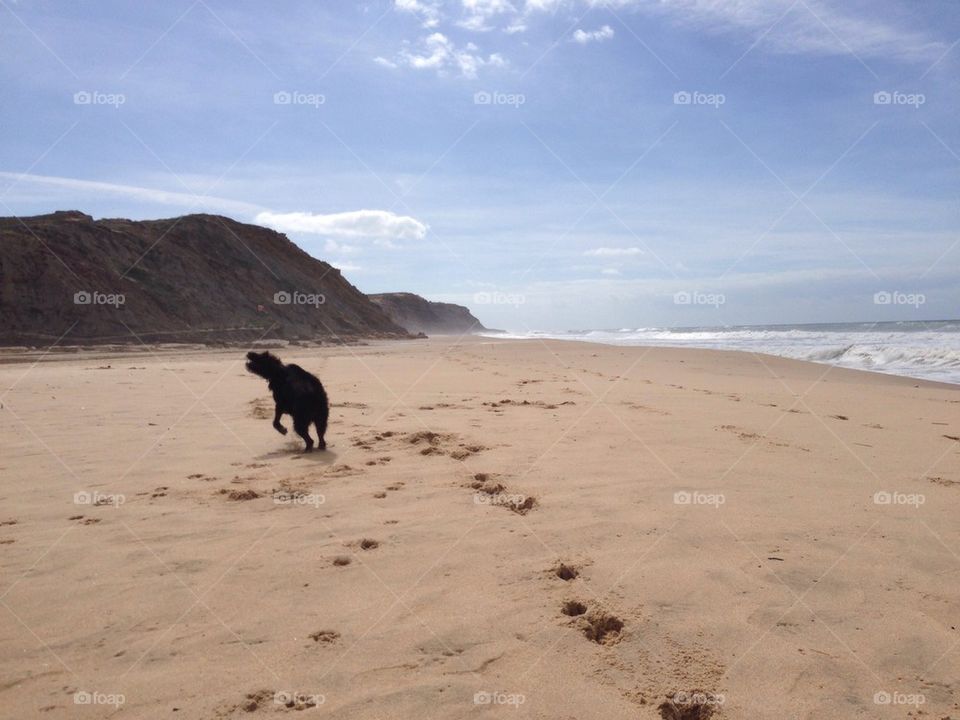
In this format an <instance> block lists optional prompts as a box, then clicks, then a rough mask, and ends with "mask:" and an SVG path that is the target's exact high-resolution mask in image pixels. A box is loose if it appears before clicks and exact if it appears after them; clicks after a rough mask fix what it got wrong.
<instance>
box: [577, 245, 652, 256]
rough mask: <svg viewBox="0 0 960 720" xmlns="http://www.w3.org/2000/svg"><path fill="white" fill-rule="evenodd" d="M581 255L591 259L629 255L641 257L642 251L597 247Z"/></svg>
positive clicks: (630, 248)
mask: <svg viewBox="0 0 960 720" xmlns="http://www.w3.org/2000/svg"><path fill="white" fill-rule="evenodd" d="M583 254H584V255H589V256H591V257H627V256H630V255H643V250H641V249H640V248H638V247H623V248H613V247H599V248H594V249H593V250H587V251H586V252H585V253H583Z"/></svg>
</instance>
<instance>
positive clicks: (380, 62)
mask: <svg viewBox="0 0 960 720" xmlns="http://www.w3.org/2000/svg"><path fill="white" fill-rule="evenodd" d="M373 61H374V62H375V63H376V64H377V65H381V66H383V67H385V68H390V69H391V70H396V69H397V67H398V66H397V64H396V63H395V62H393V61H392V60H387V59H386V58H385V57H380V56H379V55H378V56H377V57H375V58H374V59H373Z"/></svg>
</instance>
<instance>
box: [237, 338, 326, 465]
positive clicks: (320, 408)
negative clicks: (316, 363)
mask: <svg viewBox="0 0 960 720" xmlns="http://www.w3.org/2000/svg"><path fill="white" fill-rule="evenodd" d="M247 370H249V371H250V372H252V373H253V374H254V375H259V376H260V377H262V378H264V379H265V380H267V381H268V383H269V387H270V391H271V392H272V393H273V401H274V403H276V408H275V410H274V414H273V426H274V427H275V428H276V429H277V432H278V433H280V434H281V435H286V434H287V429H286V428H285V427H284V426H283V425H281V424H280V416H281V415H283V414H284V413H286V414H287V415H290V416H292V417H293V429H294V432H296V433H297V435H299V436H300V437H302V438H303V441H304V442H305V443H306V444H307V447H306V449H305V452H310V451H311V450H313V438H311V437H310V423H316V425H317V435H319V436H320V442H319V443H318V447H319V448H320V449H321V450H326V448H327V443H326V442H325V441H324V439H323V436H324V434H326V432H327V417H328V416H329V414H330V405H329V403H328V402H327V393H326V391H324V389H323V385H321V384H320V381H319V380H317V378H316V377H314V376H313V375H311V374H310V373H308V372H307V371H306V370H304V369H303V368H302V367H300V366H299V365H284V364H283V363H282V362H280V358H278V357H276V356H275V355H271V354H270V353H269V352H262V353H255V352H253V351H251V352H248V353H247Z"/></svg>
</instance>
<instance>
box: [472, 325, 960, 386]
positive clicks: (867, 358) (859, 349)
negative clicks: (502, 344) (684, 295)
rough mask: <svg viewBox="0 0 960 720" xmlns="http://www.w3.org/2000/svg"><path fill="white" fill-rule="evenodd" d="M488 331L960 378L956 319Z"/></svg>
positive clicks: (959, 333)
mask: <svg viewBox="0 0 960 720" xmlns="http://www.w3.org/2000/svg"><path fill="white" fill-rule="evenodd" d="M489 336H490V337H501V338H502V337H510V338H550V339H555V340H581V341H585V342H595V343H603V344H606V345H640V346H646V345H654V346H659V347H696V348H712V349H716V350H743V351H747V352H757V353H765V354H768V355H779V356H781V357H788V358H794V359H797V360H810V361H812V362H818V363H827V364H830V365H838V366H840V367H845V368H854V369H857V370H871V371H873V372H881V373H889V374H892V375H904V376H907V377H915V378H923V379H926V380H937V381H940V382H948V383H957V384H960V320H937V321H909V322H879V323H832V324H823V325H746V326H738V327H689V328H656V327H651V328H621V329H619V330H569V331H561V332H527V333H514V332H505V333H489Z"/></svg>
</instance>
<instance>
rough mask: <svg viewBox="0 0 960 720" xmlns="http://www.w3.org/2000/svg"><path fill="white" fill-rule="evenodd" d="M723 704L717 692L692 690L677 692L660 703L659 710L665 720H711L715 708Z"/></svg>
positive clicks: (721, 697)
mask: <svg viewBox="0 0 960 720" xmlns="http://www.w3.org/2000/svg"><path fill="white" fill-rule="evenodd" d="M721 704H723V696H722V695H717V694H716V693H711V692H703V691H701V690H690V691H689V692H683V691H681V692H675V693H673V694H672V695H670V696H668V697H667V699H666V700H664V701H663V702H662V703H660V706H659V707H658V708H657V710H659V711H660V717H661V718H662V719H663V720H709V718H711V717H713V713H714V710H715V708H717V707H719V706H720V705H721Z"/></svg>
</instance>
